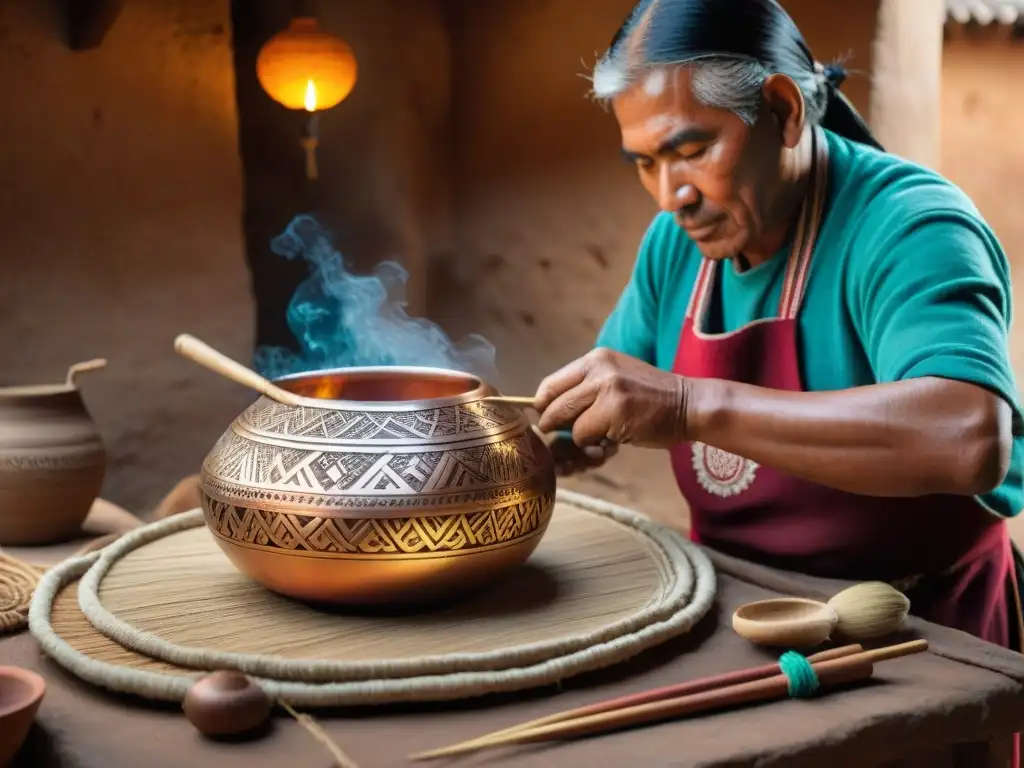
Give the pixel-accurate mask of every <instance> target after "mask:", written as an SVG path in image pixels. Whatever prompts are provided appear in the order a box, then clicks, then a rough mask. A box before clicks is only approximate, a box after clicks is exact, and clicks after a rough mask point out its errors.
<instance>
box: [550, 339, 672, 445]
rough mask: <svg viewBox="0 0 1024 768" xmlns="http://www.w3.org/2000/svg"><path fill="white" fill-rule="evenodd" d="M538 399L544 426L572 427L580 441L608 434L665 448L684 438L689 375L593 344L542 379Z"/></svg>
mask: <svg viewBox="0 0 1024 768" xmlns="http://www.w3.org/2000/svg"><path fill="white" fill-rule="evenodd" d="M534 405H535V407H536V408H537V410H538V411H539V412H540V422H539V423H538V427H539V428H540V429H541V430H542V431H544V432H552V431H555V430H558V429H563V428H570V427H571V428H572V437H573V442H575V443H576V445H578V446H582V447H587V446H597V445H600V444H601V443H602V441H609V440H610V441H612V442H614V443H628V444H632V445H639V446H644V447H648V448H664V447H668V446H670V445H674V444H676V443H679V442H681V441H683V440H684V439H685V437H684V436H685V434H686V382H685V380H684V379H683V378H682V377H681V376H677V375H675V374H674V373H668V372H666V371H662V370H659V369H658V368H655V367H654V366H651V365H648V364H647V363H645V362H642V361H640V360H637V359H636V358H634V357H629V356H628V355H623V354H620V353H618V352H612V351H611V350H608V349H595V350H594V351H592V352H590V353H588V354H586V355H584V356H583V357H581V358H579V359H578V360H576V361H574V362H572V363H570V364H569V365H567V366H565V367H564V368H562V369H561V370H559V371H557V372H555V373H553V374H552V375H550V376H548V377H547V378H546V379H544V381H542V382H541V385H540V387H539V388H538V389H537V394H536V396H535V399H534Z"/></svg>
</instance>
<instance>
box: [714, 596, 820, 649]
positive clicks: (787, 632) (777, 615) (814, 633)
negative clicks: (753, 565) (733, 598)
mask: <svg viewBox="0 0 1024 768" xmlns="http://www.w3.org/2000/svg"><path fill="white" fill-rule="evenodd" d="M838 622H839V614H838V613H836V609H835V608H833V607H832V606H831V605H827V604H826V603H820V602H818V601H817V600H806V599H804V598H802V597H780V598H775V599H772V600H758V601H757V602H755V603H747V604H746V605H741V606H740V607H739V608H738V609H736V613H734V614H733V616H732V628H733V629H734V630H735V631H736V634H738V635H739V636H740V637H745V638H746V639H747V640H750V641H751V642H752V643H757V644H758V645H767V646H779V647H786V648H813V647H814V646H816V645H819V644H820V643H823V642H825V641H826V640H828V638H829V635H831V634H832V630H833V629H835V626H836V624H837V623H838Z"/></svg>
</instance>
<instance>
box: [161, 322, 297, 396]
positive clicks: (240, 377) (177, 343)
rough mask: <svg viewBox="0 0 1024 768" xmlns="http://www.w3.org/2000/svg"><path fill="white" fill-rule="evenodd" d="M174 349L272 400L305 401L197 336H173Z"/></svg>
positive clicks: (184, 334) (183, 355) (185, 334)
mask: <svg viewBox="0 0 1024 768" xmlns="http://www.w3.org/2000/svg"><path fill="white" fill-rule="evenodd" d="M174 351H175V352H177V353H178V354H179V355H181V356H182V357H187V358H188V359H189V360H191V361H192V362H194V363H199V365H201V366H203V367H204V368H208V369H209V370H211V371H213V372H214V373H219V374H220V375H221V376H223V377H224V378H225V379H230V380H231V381H233V382H235V383H236V384H241V385H242V386H243V387H248V388H249V389H254V390H256V391H257V392H259V393H260V394H263V395H266V396H267V397H269V398H271V399H272V400H276V401H277V402H279V403H281V404H283V405H293V406H299V405H303V404H304V403H303V399H302V398H301V397H299V396H298V395H296V394H293V393H292V392H288V391H286V390H283V389H281V388H280V387H279V386H277V385H276V384H273V383H272V382H270V381H269V380H268V379H265V378H264V377H263V376H260V375H259V374H258V373H256V371H253V370H252V369H250V368H246V367H245V366H244V365H242V364H241V363H237V362H235V361H234V360H232V359H231V358H230V357H228V356H227V355H224V354H222V353H220V352H218V351H217V350H215V349H214V348H213V347H211V346H209V345H208V344H205V343H203V342H202V341H200V340H199V339H197V338H196V337H195V336H189V335H188V334H187V333H183V334H181V335H180V336H178V337H177V338H176V339H175V340H174Z"/></svg>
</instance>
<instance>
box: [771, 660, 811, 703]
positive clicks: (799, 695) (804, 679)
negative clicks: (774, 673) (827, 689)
mask: <svg viewBox="0 0 1024 768" xmlns="http://www.w3.org/2000/svg"><path fill="white" fill-rule="evenodd" d="M779 669H781V670H782V674H784V675H785V676H786V678H787V679H788V680H789V695H790V696H792V697H793V698H794V699H804V698H807V697H808V696H813V695H814V694H815V693H817V692H818V687H819V685H820V683H819V682H818V673H817V672H815V671H814V667H812V666H811V662H809V661H808V660H807V659H806V658H805V657H804V656H801V655H800V654H799V653H797V652H796V651H786V652H785V653H784V654H782V656H780V657H779Z"/></svg>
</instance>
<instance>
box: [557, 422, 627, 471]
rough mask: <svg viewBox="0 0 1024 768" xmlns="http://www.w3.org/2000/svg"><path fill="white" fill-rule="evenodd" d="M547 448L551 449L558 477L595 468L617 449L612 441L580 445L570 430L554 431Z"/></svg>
mask: <svg viewBox="0 0 1024 768" xmlns="http://www.w3.org/2000/svg"><path fill="white" fill-rule="evenodd" d="M548 448H550V449H551V456H552V457H553V458H554V461H555V473H556V474H557V475H559V476H560V477H569V476H570V475H575V474H579V473H580V472H586V471H587V470H588V469H597V468H598V467H600V466H603V465H604V463H605V462H607V461H608V459H610V458H611V457H612V456H614V455H615V454H616V452H617V451H618V450H619V447H618V446H617V445H616V444H615V443H612V442H606V443H603V444H601V445H588V446H586V447H580V446H578V445H576V443H574V442H573V439H572V433H570V432H555V433H554V435H552V436H551V438H549V441H548Z"/></svg>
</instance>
